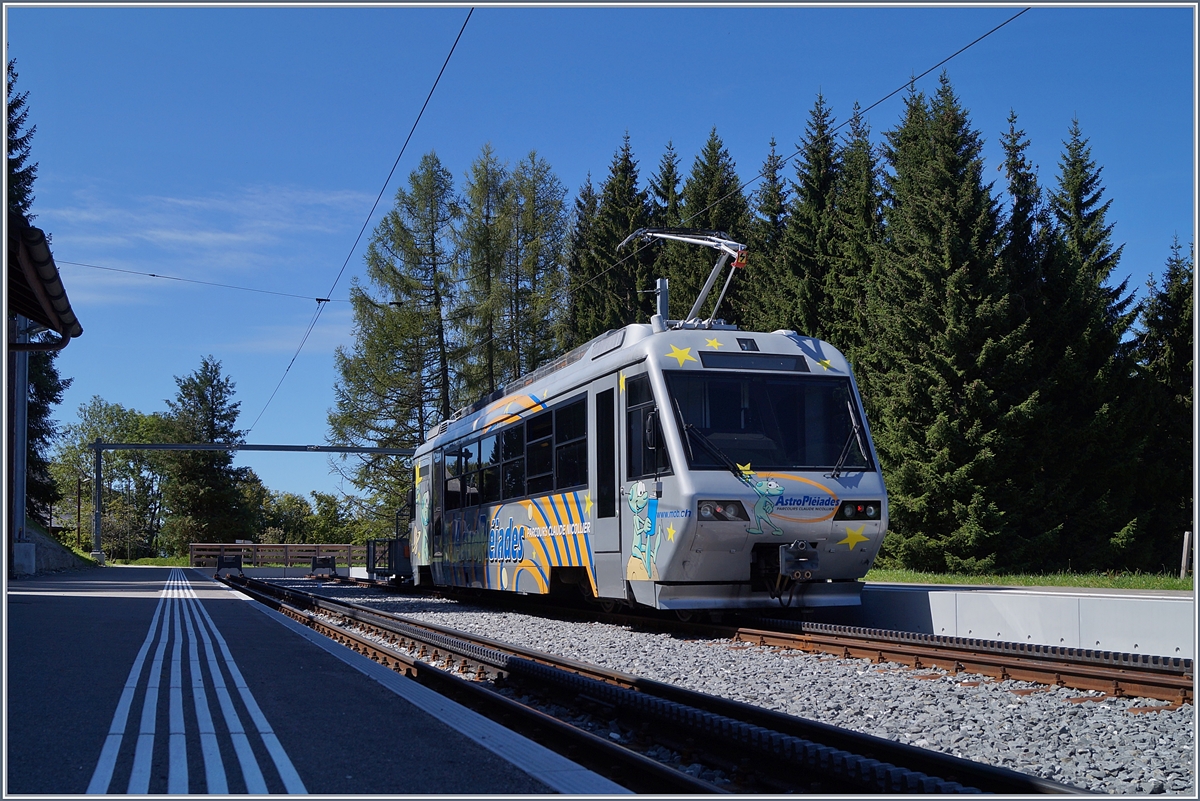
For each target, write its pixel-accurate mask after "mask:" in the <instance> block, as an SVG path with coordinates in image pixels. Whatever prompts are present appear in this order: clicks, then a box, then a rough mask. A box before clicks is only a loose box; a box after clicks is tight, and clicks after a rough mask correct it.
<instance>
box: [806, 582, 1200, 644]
mask: <svg viewBox="0 0 1200 801" xmlns="http://www.w3.org/2000/svg"><path fill="white" fill-rule="evenodd" d="M813 620H814V621H817V622H822V623H838V624H842V625H849V626H866V627H873V628H885V629H895V630H899V631H915V632H920V633H923V634H941V635H945V636H949V637H973V638H977V639H983V640H1004V641H1006V642H1028V643H1035V644H1038V645H1061V646H1066V647H1070V648H1090V649H1093V650H1096V649H1098V650H1103V651H1118V652H1122V653H1138V654H1151V655H1155V656H1178V657H1190V658H1195V652H1196V605H1195V597H1194V595H1193V593H1190V592H1168V591H1164V592H1132V591H1123V590H1086V589H1079V588H1069V587H1065V588H1057V587H959V586H948V585H945V586H943V585H926V584H867V586H866V587H865V588H864V589H863V593H862V606H859V607H844V608H840V609H828V610H825V609H821V610H816V611H815V612H814V617H813Z"/></svg>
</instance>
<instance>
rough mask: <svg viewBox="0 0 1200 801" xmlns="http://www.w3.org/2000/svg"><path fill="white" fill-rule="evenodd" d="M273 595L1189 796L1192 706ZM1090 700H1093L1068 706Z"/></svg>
mask: <svg viewBox="0 0 1200 801" xmlns="http://www.w3.org/2000/svg"><path fill="white" fill-rule="evenodd" d="M278 583H281V584H285V585H287V586H293V587H296V588H297V589H307V590H310V591H315V592H320V593H321V594H322V595H328V596H330V597H334V598H337V599H339V600H345V601H352V602H355V603H361V604H367V605H369V606H371V607H373V608H377V609H380V610H382V611H388V612H394V613H396V614H401V615H405V616H407V617H411V618H414V619H417V620H422V621H425V622H429V623H435V624H437V625H440V626H446V627H449V628H453V629H458V630H461V631H464V632H469V633H471V634H475V635H480V636H485V637H490V638H492V639H496V640H501V641H504V642H508V643H512V644H514V645H521V646H524V647H527V648H533V649H536V650H539V651H544V652H546V653H551V654H556V655H558V656H564V657H567V658H570V659H576V660H579V661H582V662H589V663H592V664H596V665H601V666H604V667H607V668H612V669H614V670H620V671H623V672H625V673H632V674H634V675H638V676H643V677H646V678H651V679H655V680H658V681H663V682H669V683H672V684H676V685H678V686H681V687H687V688H688V689H692V690H697V691H699V692H704V693H709V694H712V695H721V696H724V697H727V698H731V699H734V700H737V701H743V702H745V703H750V704H755V705H758V706H761V707H765V708H767V709H773V710H777V711H780V712H785V713H787V714H789V715H794V716H796V717H801V718H807V719H809V720H816V721H820V722H822V723H829V724H832V725H835V726H842V727H844V728H847V729H853V730H855V731H860V732H865V733H868V734H873V735H875V736H878V737H884V738H887V739H890V740H895V741H898V742H902V743H907V744H909V745H915V746H918V747H921V748H929V749H931V750H935V751H942V752H945V753H949V754H954V755H955V756H960V757H964V758H966V759H971V760H975V761H978V762H985V763H988V764H992V765H997V766H1001V767H1006V768H1010V769H1013V770H1018V771H1021V772H1023V773H1027V774H1030V775H1034V776H1040V777H1042V778H1046V779H1052V780H1054V781H1057V782H1062V783H1064V784H1070V785H1074V786H1076V787H1080V788H1083V789H1086V790H1090V791H1092V792H1101V793H1148V794H1155V793H1170V794H1181V795H1191V796H1194V795H1195V794H1196V784H1195V772H1194V765H1195V759H1196V746H1195V715H1194V708H1193V707H1192V706H1191V705H1185V706H1182V707H1179V708H1177V709H1173V710H1167V711H1162V712H1144V713H1134V712H1130V711H1129V710H1130V709H1133V708H1144V707H1148V706H1157V705H1164V702H1159V701H1149V700H1146V699H1138V698H1114V697H1098V696H1099V694H1096V693H1087V692H1083V691H1080V690H1072V689H1067V688H1063V687H1050V688H1047V687H1045V686H1043V685H1037V684H1031V683H1028V682H1018V681H995V680H993V679H990V678H987V677H981V676H974V675H970V674H965V673H964V674H957V675H955V674H950V673H946V672H944V671H937V670H919V671H917V670H911V669H909V668H906V667H903V666H901V665H898V664H894V663H883V664H876V663H873V662H870V661H867V660H864V659H839V658H836V657H832V656H828V655H824V654H807V653H803V652H799V651H792V650H784V649H778V648H773V647H763V646H758V645H751V644H746V643H734V642H731V641H729V640H711V639H687V638H682V637H681V636H680V635H677V634H675V635H672V634H664V633H658V632H650V631H634V630H630V629H629V628H626V627H622V626H615V625H612V624H607V623H599V622H573V621H562V620H555V619H547V618H543V617H537V616H532V615H527V614H521V613H518V612H505V611H497V610H495V609H490V608H486V607H480V606H474V605H470V604H465V603H461V602H457V601H453V600H444V599H436V598H426V597H420V598H410V597H402V596H395V595H387V594H381V593H377V592H374V591H371V590H369V589H360V588H348V587H345V586H344V585H334V584H320V585H319V586H318V584H319V583H318V582H315V581H312V580H283V581H279V582H278ZM931 675H933V676H934V678H918V676H925V677H928V676H931ZM972 685H974V686H972ZM1029 690H1033V692H1027V691H1029ZM1088 696H1091V697H1096V699H1097V700H1094V701H1084V702H1078V701H1073V700H1071V699H1079V698H1082V697H1088Z"/></svg>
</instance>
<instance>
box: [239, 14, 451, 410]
mask: <svg viewBox="0 0 1200 801" xmlns="http://www.w3.org/2000/svg"><path fill="white" fill-rule="evenodd" d="M474 13H475V8H474V7H472V8H471V9H470V10H469V11H467V18H466V19H464V20H463V24H462V27H461V28H459V29H458V35H457V36H455V37H454V44H452V45H450V52H449V53H447V54H446V60H445V61H443V62H442V68H441V69H440V70H438V74H437V77H436V78H434V80H433V86H431V87H429V94H428V95H426V96H425V102H424V103H423V104H421V110H420V111H419V112H418V113H417V118H416V119H415V120H413V124H412V128H410V129H409V131H408V136H407V137H405V139H404V144H403V145H402V146H401V147H400V153H399V154H398V155H397V156H396V160H395V161H394V162H393V163H392V168H391V169H390V170H389V171H388V174H387V178H386V179H385V180H384V182H383V186H382V187H380V189H379V194H378V195H377V196H376V197H375V202H374V203H372V204H371V210H370V211H369V212H368V213H367V218H366V219H365V220H363V224H362V228H360V229H359V231H358V236H356V237H355V238H354V244H353V245H351V246H350V252H349V253H347V254H346V260H345V261H343V262H342V267H341V269H340V270H338V274H337V277H336V278H334V279H333V284H331V285H330V287H329V291H328V292H326V293H325V294H326V295H327V296H332V295H333V291H334V290H335V289H337V285H338V282H340V281H341V280H342V275H343V273H345V272H346V267H347V266H348V265H349V264H350V259H351V257H353V256H354V251H355V250H356V249H357V248H358V243H359V242H361V241H362V237H363V234H364V233H366V230H367V226H368V225H370V224H371V217H372V216H374V214H375V209H377V208H378V207H379V201H380V200H382V199H383V194H384V192H386V191H387V187H388V184H389V183H391V180H392V176H393V175H395V173H396V168H397V167H398V166H399V165H400V159H402V158H403V157H404V151H405V150H407V149H408V143H409V142H410V141H412V137H413V134H414V133H415V132H416V130H417V125H418V124H419V123H420V122H421V117H422V116H424V114H425V109H426V108H427V107H428V106H429V101H430V100H432V99H433V93H434V91H435V90H436V89H437V87H438V83H439V82H441V80H442V74H443V73H444V72H445V71H446V67H447V66H449V64H450V58H451V57H452V56H453V55H454V51H455V49H457V48H458V42H459V40H460V39H462V35H463V32H464V31H465V30H466V29H467V23H468V22H470V21H471V15H472V14H474ZM327 302H328V299H327V298H324V299H318V300H317V312H316V314H315V315H313V319H312V321H311V322H310V323H309V324H308V329H307V330H306V331H305V332H304V337H303V338H302V339H301V340H300V346H299V347H297V348H296V353H295V354H294V355H293V356H292V360H291V361H290V362H288V366H287V369H285V370H284V371H283V375H282V376H281V377H280V379H279V383H278V384H276V385H275V390H274V391H273V392H272V393H271V397H270V398H268V399H267V402H266V403H265V404H264V405H263V408H262V411H260V412H259V413H258V417H256V418H254V423H253V424H251V426H250V428H248V429H247V430H246V433H247V434H249V433H250V432H251V431H253V430H254V426H255V425H258V421H259V420H261V419H262V416H263V413H265V412H266V411H267V407H268V406H270V405H271V401H272V400H274V399H275V394H276V393H277V392H279V388H280V387H281V386H283V381H284V379H285V378H287V374H288V372H289V371H291V369H292V365H293V364H295V362H296V357H297V356H299V355H300V351H302V350H303V349H304V343H305V342H307V341H308V336H309V334H311V333H312V330H313V328H314V327H315V326H316V324H317V321H318V320H319V319H321V311H322V310H323V309H324V308H325V303H327Z"/></svg>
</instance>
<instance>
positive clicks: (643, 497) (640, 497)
mask: <svg viewBox="0 0 1200 801" xmlns="http://www.w3.org/2000/svg"><path fill="white" fill-rule="evenodd" d="M629 509H630V511H632V512H633V548H632V554H631V555H630V557H629V563H628V564H627V565H626V568H625V577H626V578H628V579H643V580H644V579H650V580H657V579H658V567H657V566H656V565H655V564H654V556H655V554H656V553H657V551H658V539H659V537H658V531H657V530H656V529H657V526H656V525H655V522H656V520H655V518H656V517H657V512H658V499H657V498H651V497H650V493H649V492H647V491H646V485H645V483H644V482H641V481H639V482H638V483H636V484H634V485H633V486H632V487H630V488H629Z"/></svg>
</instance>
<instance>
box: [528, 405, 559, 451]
mask: <svg viewBox="0 0 1200 801" xmlns="http://www.w3.org/2000/svg"><path fill="white" fill-rule="evenodd" d="M553 433H554V412H551V411H545V412H542V413H541V414H539V415H538V416H537V417H531V418H529V420H528V421H527V422H526V423H525V443H526V445H528V444H529V443H530V442H533V441H534V440H539V439H541V438H542V437H548V436H550V435H551V434H553Z"/></svg>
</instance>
